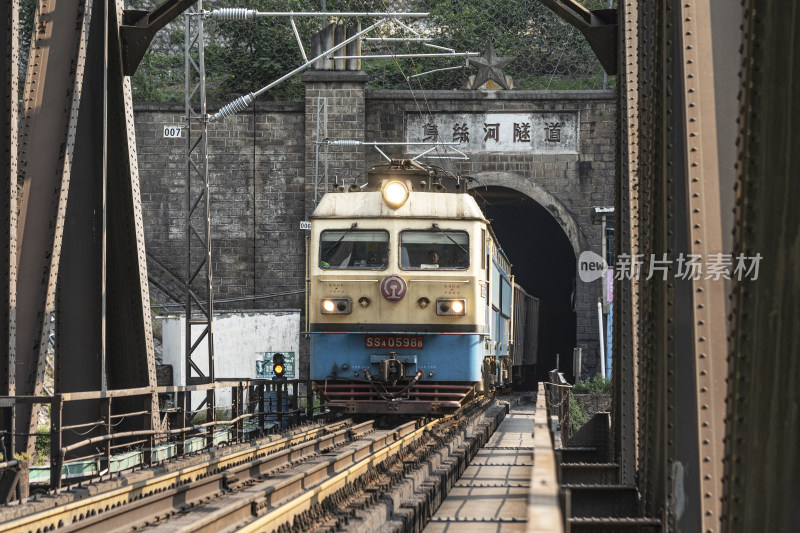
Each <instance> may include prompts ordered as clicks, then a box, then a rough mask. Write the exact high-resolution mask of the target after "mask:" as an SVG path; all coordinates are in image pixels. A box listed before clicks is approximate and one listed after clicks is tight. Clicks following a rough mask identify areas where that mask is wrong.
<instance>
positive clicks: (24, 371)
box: [16, 0, 91, 455]
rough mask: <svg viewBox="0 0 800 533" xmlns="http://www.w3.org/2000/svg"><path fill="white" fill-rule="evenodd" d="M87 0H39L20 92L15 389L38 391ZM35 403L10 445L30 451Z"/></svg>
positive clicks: (20, 411)
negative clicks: (23, 83) (20, 191)
mask: <svg viewBox="0 0 800 533" xmlns="http://www.w3.org/2000/svg"><path fill="white" fill-rule="evenodd" d="M90 11H91V0H59V1H57V2H45V1H40V2H39V4H38V7H37V9H36V15H35V18H34V34H33V38H32V40H31V51H30V59H29V62H28V65H29V68H28V73H27V77H26V80H25V90H24V92H23V122H24V125H23V131H22V136H21V144H20V157H19V170H20V175H21V178H22V198H21V203H20V206H19V224H18V233H17V246H18V254H17V273H18V277H17V339H16V340H17V347H16V363H17V364H16V380H17V389H16V393H17V394H24V395H33V396H39V395H41V393H42V385H43V376H44V369H45V357H46V351H47V344H48V337H49V333H50V324H51V319H52V317H53V313H54V311H55V288H56V280H57V278H58V268H59V261H60V259H61V246H62V237H63V232H64V219H65V214H66V210H67V198H68V193H69V184H70V178H71V175H72V158H73V156H74V148H75V132H76V130H77V125H78V109H79V106H80V100H81V89H82V82H83V72H84V64H85V59H86V42H87V36H88V29H89V22H90V20H91V12H90ZM38 411H39V409H38V405H34V406H19V407H18V408H17V413H16V416H17V432H18V433H23V434H26V433H27V434H28V436H27V437H25V438H21V439H19V440H18V442H17V446H16V447H17V450H18V451H23V452H28V453H30V454H31V455H32V454H33V451H34V442H35V439H34V437H33V434H34V433H35V432H36V425H37V422H38Z"/></svg>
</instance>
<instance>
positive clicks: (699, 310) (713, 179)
mask: <svg viewBox="0 0 800 533" xmlns="http://www.w3.org/2000/svg"><path fill="white" fill-rule="evenodd" d="M674 24H675V29H676V31H677V35H676V36H675V41H676V42H675V45H676V46H677V45H678V43H680V47H681V51H680V54H679V55H678V57H679V58H680V59H681V65H680V71H681V74H682V79H681V80H680V86H681V87H682V89H683V91H682V94H683V99H682V100H683V102H682V103H683V105H682V108H680V110H679V109H678V108H677V106H676V109H675V112H676V113H677V112H680V113H681V114H682V116H681V117H680V118H681V119H682V121H683V130H684V135H683V143H684V144H683V146H682V147H681V148H682V149H683V150H684V153H685V158H684V159H683V161H682V163H683V169H681V170H682V173H683V179H684V182H685V184H686V185H685V202H686V204H685V205H686V209H685V212H686V213H688V228H687V230H688V239H689V243H688V244H689V252H690V253H692V254H697V255H700V256H701V257H703V258H705V259H707V260H708V259H710V258H711V257H712V254H721V253H722V252H723V249H722V227H721V212H720V177H719V161H718V157H717V118H716V108H715V106H716V100H715V96H716V95H715V88H714V65H713V56H712V41H711V39H712V31H711V29H712V28H711V9H710V0H692V1H681V2H676V6H675V13H674ZM676 66H677V65H676ZM676 82H677V80H676ZM691 303H692V314H691V317H692V327H693V338H692V343H693V345H694V346H693V348H694V349H693V352H694V361H693V363H694V365H693V366H694V369H693V371H694V380H693V381H694V396H695V398H696V400H695V405H694V409H695V412H694V413H693V414H694V418H695V423H696V424H697V427H696V435H697V437H696V438H697V451H696V453H697V454H698V463H697V464H698V473H697V474H698V481H699V483H700V494H699V499H698V501H697V503H698V504H699V505H700V517H699V519H700V523H701V527H702V530H703V531H710V530H715V529H717V528H718V527H719V523H720V514H721V503H720V502H721V496H722V470H723V452H724V449H723V437H724V427H725V426H724V424H725V388H726V387H725V377H726V374H727V362H726V359H727V317H726V313H725V284H724V283H723V282H722V281H721V280H714V279H709V278H708V276H704V277H703V278H702V279H695V280H693V281H692V302H691Z"/></svg>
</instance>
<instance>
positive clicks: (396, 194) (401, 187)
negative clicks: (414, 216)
mask: <svg viewBox="0 0 800 533" xmlns="http://www.w3.org/2000/svg"><path fill="white" fill-rule="evenodd" d="M382 193H383V201H384V202H386V205H388V206H389V207H391V208H392V209H397V208H398V207H400V206H402V205H403V204H404V203H406V200H408V187H406V184H405V183H403V182H402V181H389V182H387V183H386V184H385V185H384V186H383V191H382Z"/></svg>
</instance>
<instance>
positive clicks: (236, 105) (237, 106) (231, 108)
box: [209, 93, 255, 122]
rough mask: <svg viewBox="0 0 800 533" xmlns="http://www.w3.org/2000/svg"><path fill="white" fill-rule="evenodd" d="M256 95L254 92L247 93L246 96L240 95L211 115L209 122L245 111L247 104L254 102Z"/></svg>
mask: <svg viewBox="0 0 800 533" xmlns="http://www.w3.org/2000/svg"><path fill="white" fill-rule="evenodd" d="M253 100H255V97H254V96H253V93H249V94H246V95H244V96H240V97H239V98H237V99H236V100H234V101H233V102H231V103H230V104H228V105H226V106H224V107H223V108H222V109H220V110H219V111H217V112H216V114H215V115H214V116H212V117H211V119H210V121H209V122H214V121H215V120H219V119H221V118H225V117H229V116H231V115H233V114H236V113H238V112H239V111H243V110H245V109H247V106H249V105H250V104H252V103H253Z"/></svg>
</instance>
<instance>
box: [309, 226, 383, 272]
mask: <svg viewBox="0 0 800 533" xmlns="http://www.w3.org/2000/svg"><path fill="white" fill-rule="evenodd" d="M388 260H389V232H387V231H382V230H356V229H348V230H325V231H323V232H322V234H321V235H320V238H319V266H320V267H322V268H325V269H345V270H359V269H367V270H369V269H378V270H384V269H385V268H386V265H387V264H388V262H389V261H388Z"/></svg>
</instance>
